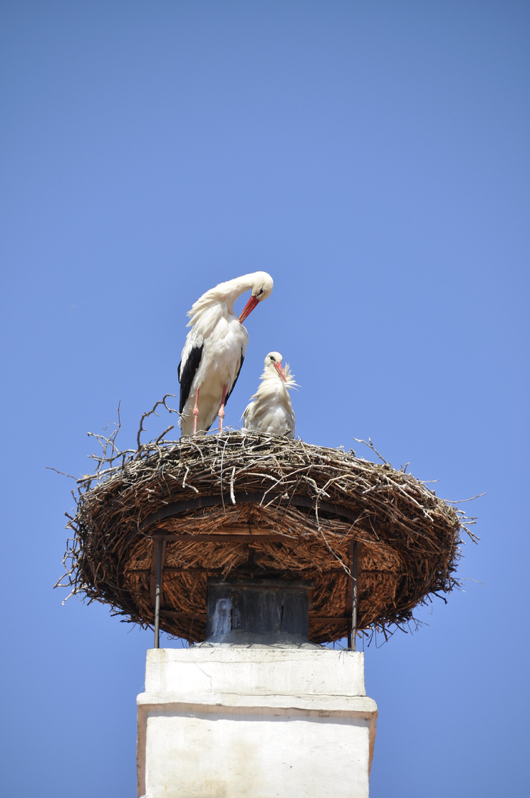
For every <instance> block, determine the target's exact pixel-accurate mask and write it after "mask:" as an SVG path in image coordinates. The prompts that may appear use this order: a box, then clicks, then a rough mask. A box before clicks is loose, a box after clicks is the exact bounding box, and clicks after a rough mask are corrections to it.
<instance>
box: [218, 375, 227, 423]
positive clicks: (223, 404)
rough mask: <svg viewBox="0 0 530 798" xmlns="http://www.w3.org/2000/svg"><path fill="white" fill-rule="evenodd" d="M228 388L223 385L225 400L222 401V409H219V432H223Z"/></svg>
mask: <svg viewBox="0 0 530 798" xmlns="http://www.w3.org/2000/svg"><path fill="white" fill-rule="evenodd" d="M226 389H227V386H226V385H223V398H222V399H221V407H220V408H219V413H218V414H217V415H218V416H219V432H222V431H223V418H224V417H225V399H226Z"/></svg>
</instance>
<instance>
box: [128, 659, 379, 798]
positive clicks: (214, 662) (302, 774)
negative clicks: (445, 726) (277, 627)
mask: <svg viewBox="0 0 530 798" xmlns="http://www.w3.org/2000/svg"><path fill="white" fill-rule="evenodd" d="M376 717H377V706H376V704H375V702H374V701H373V700H372V699H370V698H367V696H366V693H365V688H364V655H363V654H362V653H360V652H351V651H333V650H329V649H321V648H317V647H301V648H288V647H276V646H247V647H244V646H232V645H215V646H208V645H203V646H198V647H194V648H190V649H151V650H150V651H148V653H147V668H146V687H145V692H144V693H142V694H141V695H139V696H138V795H139V796H145V797H146V798H162V796H164V798H177V796H179V798H192V797H193V798H195V796H201V798H224V797H225V796H226V798H273V796H274V798H324V796H334V798H343V796H344V798H346V796H348V798H367V796H368V778H369V770H370V764H371V757H372V751H373V744H374V739H375V724H376Z"/></svg>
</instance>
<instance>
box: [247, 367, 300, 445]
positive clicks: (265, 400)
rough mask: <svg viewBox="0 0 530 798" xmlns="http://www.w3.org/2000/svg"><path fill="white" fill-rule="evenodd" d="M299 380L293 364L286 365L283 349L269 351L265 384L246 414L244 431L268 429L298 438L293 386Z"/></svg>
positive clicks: (262, 377) (269, 431) (273, 432)
mask: <svg viewBox="0 0 530 798" xmlns="http://www.w3.org/2000/svg"><path fill="white" fill-rule="evenodd" d="M295 386H296V382H295V381H294V375H293V374H291V370H290V368H289V366H287V365H286V366H285V369H284V368H282V356H281V355H280V353H279V352H269V354H268V355H267V357H266V358H265V368H264V370H263V374H262V375H261V384H260V386H259V388H258V390H257V391H256V393H255V394H254V396H252V398H251V401H250V404H249V405H248V406H247V408H246V410H245V412H244V413H243V432H244V433H245V432H257V433H260V432H264V433H267V434H268V435H285V436H286V437H287V438H294V425H295V418H294V410H293V406H292V404H291V397H290V396H289V388H294V387H295Z"/></svg>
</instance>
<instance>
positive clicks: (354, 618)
mask: <svg viewBox="0 0 530 798" xmlns="http://www.w3.org/2000/svg"><path fill="white" fill-rule="evenodd" d="M352 579H353V585H352V588H353V596H352V610H351V650H352V651H355V642H356V641H355V638H356V636H357V598H358V596H357V541H356V540H355V541H354V543H353V563H352Z"/></svg>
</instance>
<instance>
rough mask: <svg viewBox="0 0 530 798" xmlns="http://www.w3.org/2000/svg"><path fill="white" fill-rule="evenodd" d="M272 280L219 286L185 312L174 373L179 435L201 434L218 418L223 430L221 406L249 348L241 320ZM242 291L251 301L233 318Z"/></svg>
mask: <svg viewBox="0 0 530 798" xmlns="http://www.w3.org/2000/svg"><path fill="white" fill-rule="evenodd" d="M272 286H273V282H272V277H271V276H270V275H269V274H267V273H266V272H254V273H253V274H245V275H243V277H236V278H235V280H228V281H227V282H226V283H219V285H216V286H215V288H211V289H210V290H209V291H206V293H205V294H203V295H202V296H201V297H200V299H198V300H197V301H196V302H195V304H194V305H193V306H192V308H191V310H190V311H188V316H189V317H190V321H189V323H188V327H191V330H190V331H189V333H188V336H187V338H186V343H185V344H184V349H183V350H182V355H181V360H180V363H179V368H178V377H179V382H180V407H179V412H180V414H181V416H180V422H179V423H180V427H181V430H182V435H191V434H192V433H193V434H195V433H196V432H206V431H207V430H208V429H210V427H211V425H212V424H213V422H214V420H215V417H216V416H219V431H221V430H222V428H223V418H224V415H225V405H226V403H227V402H228V398H229V396H230V394H231V393H232V390H233V388H234V385H235V384H236V381H237V378H238V377H239V372H240V371H241V366H242V365H243V360H244V358H245V352H246V350H247V344H248V332H247V330H246V328H245V327H244V326H243V321H244V320H245V319H246V318H247V316H248V315H249V314H250V313H251V312H252V311H253V310H254V308H255V307H256V305H257V304H258V302H262V301H263V300H264V299H267V297H268V296H269V295H270V293H271V291H272ZM245 291H251V292H252V293H251V296H250V299H249V300H248V302H247V304H246V305H245V307H244V309H243V312H242V313H241V315H240V317H239V318H238V317H237V316H236V315H234V302H235V301H236V299H237V298H238V297H239V296H241V294H243V293H244V292H245Z"/></svg>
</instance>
